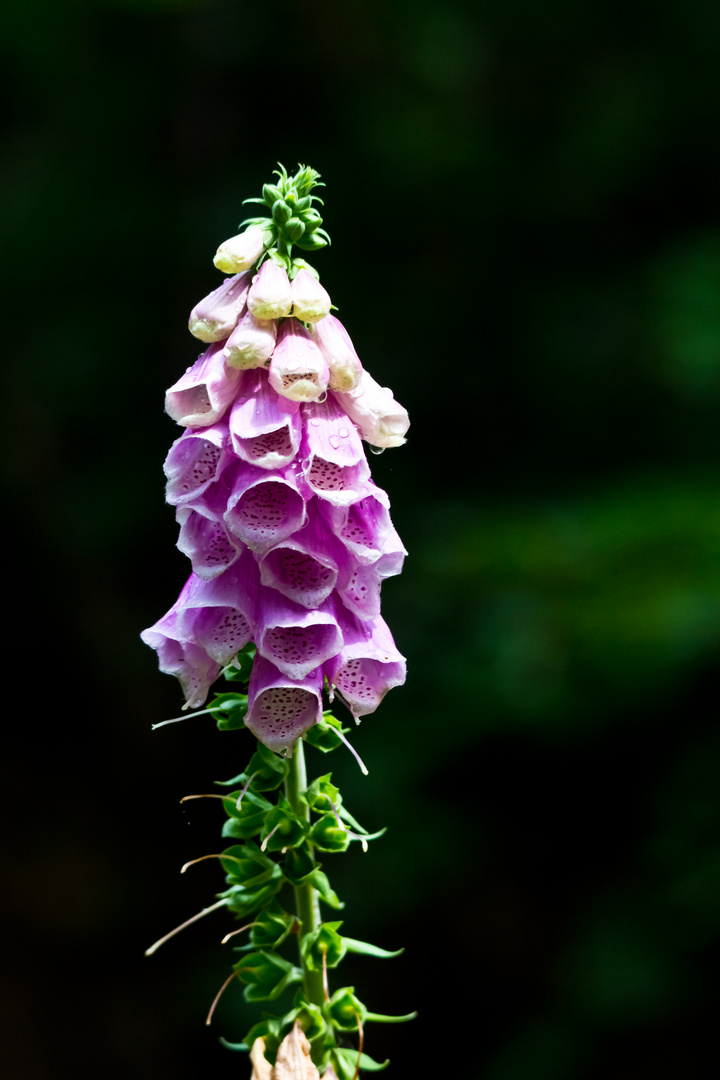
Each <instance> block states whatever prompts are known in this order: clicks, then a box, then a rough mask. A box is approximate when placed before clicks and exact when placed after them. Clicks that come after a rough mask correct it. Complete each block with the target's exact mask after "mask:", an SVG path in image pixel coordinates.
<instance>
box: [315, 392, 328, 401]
mask: <svg viewBox="0 0 720 1080" xmlns="http://www.w3.org/2000/svg"><path fill="white" fill-rule="evenodd" d="M315 400H316V401H317V403H318V405H324V404H325V402H326V401H327V390H323V392H322V394H321V395H320V397H317V398H315Z"/></svg>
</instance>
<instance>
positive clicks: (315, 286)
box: [292, 270, 332, 323]
mask: <svg viewBox="0 0 720 1080" xmlns="http://www.w3.org/2000/svg"><path fill="white" fill-rule="evenodd" d="M292 301H293V312H292V313H293V316H294V317H295V318H296V319H301V320H302V321H303V322H309V323H316V322H320V320H321V319H324V318H325V316H326V315H329V314H330V308H331V307H332V303H331V300H330V296H329V294H328V292H327V290H326V289H324V288H323V287H322V285H321V284H320V282H319V281H318V279H317V278H316V277H313V275H312V274H311V273H310V272H309V270H299V271H298V272H297V274H296V275H295V277H294V278H293V282H292Z"/></svg>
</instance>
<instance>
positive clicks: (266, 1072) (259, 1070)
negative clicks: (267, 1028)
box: [250, 1039, 273, 1080]
mask: <svg viewBox="0 0 720 1080" xmlns="http://www.w3.org/2000/svg"><path fill="white" fill-rule="evenodd" d="M250 1061H251V1062H252V1067H253V1071H252V1076H251V1077H250V1080H273V1067H272V1065H271V1064H270V1062H269V1061H268V1060H267V1058H266V1057H265V1040H264V1039H256V1040H255V1042H254V1043H253V1044H252V1049H251V1051H250Z"/></svg>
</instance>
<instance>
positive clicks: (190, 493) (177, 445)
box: [163, 421, 228, 506]
mask: <svg viewBox="0 0 720 1080" xmlns="http://www.w3.org/2000/svg"><path fill="white" fill-rule="evenodd" d="M227 444H228V426H227V424H226V423H224V422H223V421H220V422H219V423H217V424H212V425H211V426H210V427H207V428H200V429H199V430H195V431H194V430H192V429H188V430H187V431H186V432H185V433H184V434H183V435H181V436H180V438H179V439H176V440H175V442H174V443H173V444H172V446H171V447H170V450H169V452H168V456H167V457H166V459H165V464H164V466H163V469H164V471H165V475H166V477H167V481H168V482H167V487H166V489H165V498H166V500H167V502H169V503H170V505H171V506H182V505H183V504H184V503H189V502H190V501H191V500H193V499H197V498H198V496H200V495H203V494H204V492H205V491H207V489H208V487H209V486H210V484H212V483H213V482H214V481H215V480H216V479H217V477H218V476H219V474H220V473H221V472H222V469H223V466H224V464H225V462H226V461H227V458H228V447H227Z"/></svg>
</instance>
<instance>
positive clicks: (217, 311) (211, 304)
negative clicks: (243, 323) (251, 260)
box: [188, 274, 251, 342]
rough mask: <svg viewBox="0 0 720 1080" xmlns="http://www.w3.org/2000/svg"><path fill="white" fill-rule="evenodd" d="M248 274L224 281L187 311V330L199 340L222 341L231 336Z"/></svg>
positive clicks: (245, 293) (248, 286)
mask: <svg viewBox="0 0 720 1080" xmlns="http://www.w3.org/2000/svg"><path fill="white" fill-rule="evenodd" d="M250 281H251V276H250V274H236V275H235V277H231V278H226V279H225V281H223V283H222V285H220V287H219V288H217V289H215V291H214V292H211V293H210V294H209V295H208V296H206V297H205V298H204V299H203V300H201V301H200V303H199V304H196V305H195V307H194V308H193V309H192V311H191V312H190V320H189V322H188V329H189V331H190V333H191V334H193V335H194V337H196V338H199V340H200V341H206V342H211V341H222V340H223V339H224V338H226V337H227V336H228V334H230V333H231V331H232V329H233V327H234V326H235V324H236V322H237V321H238V318H239V316H240V313H241V311H242V309H243V308H244V306H245V300H246V299H247V294H248V289H249V288H250Z"/></svg>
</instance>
